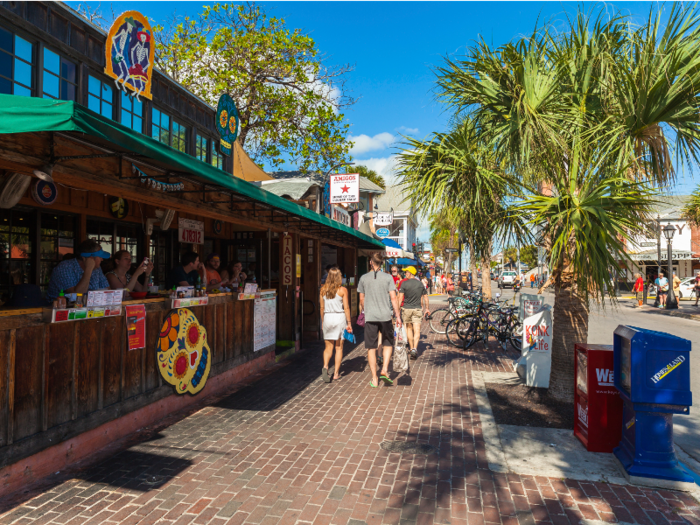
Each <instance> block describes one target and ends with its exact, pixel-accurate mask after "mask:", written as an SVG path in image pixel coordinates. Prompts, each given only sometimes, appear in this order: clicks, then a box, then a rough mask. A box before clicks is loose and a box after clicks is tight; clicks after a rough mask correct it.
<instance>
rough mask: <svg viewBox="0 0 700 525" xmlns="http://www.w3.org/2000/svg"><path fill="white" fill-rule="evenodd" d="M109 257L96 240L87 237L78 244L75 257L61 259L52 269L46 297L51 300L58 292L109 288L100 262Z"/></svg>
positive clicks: (83, 291)
mask: <svg viewBox="0 0 700 525" xmlns="http://www.w3.org/2000/svg"><path fill="white" fill-rule="evenodd" d="M104 259H109V254H108V253H107V252H106V251H104V250H103V249H102V247H101V246H100V245H99V243H98V242H97V241H93V240H92V239H87V240H84V241H83V242H81V243H80V244H79V245H78V249H77V256H76V258H75V259H69V260H67V261H61V262H60V263H58V265H57V266H56V268H54V269H53V273H52V274H51V279H50V280H49V288H48V290H47V291H46V299H48V301H49V302H53V300H54V299H56V297H58V294H59V293H60V292H61V290H63V293H82V294H84V293H86V292H88V291H91V290H106V289H109V282H108V281H107V279H106V278H105V276H104V274H103V273H102V269H101V268H100V264H102V261H103V260H104Z"/></svg>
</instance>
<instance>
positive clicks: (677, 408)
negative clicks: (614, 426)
mask: <svg viewBox="0 0 700 525" xmlns="http://www.w3.org/2000/svg"><path fill="white" fill-rule="evenodd" d="M613 346H614V351H615V387H616V388H617V390H618V391H619V392H620V396H621V398H622V401H623V413H622V438H621V440H620V445H619V446H618V447H616V448H615V450H614V451H613V452H614V454H615V457H616V458H617V459H618V460H619V461H620V463H621V464H622V466H623V468H624V469H625V472H626V473H627V475H628V476H629V477H640V478H655V479H659V480H667V481H672V482H681V483H691V484H692V483H694V479H693V477H692V475H691V474H690V473H688V471H687V470H686V469H685V468H684V467H683V466H682V465H680V464H679V462H678V459H677V458H676V453H675V450H674V448H673V414H688V413H689V409H690V406H691V405H692V404H693V402H692V393H691V391H690V350H691V343H690V341H688V340H687V339H682V338H680V337H676V336H674V335H671V334H666V333H663V332H657V331H655V330H645V329H643V328H637V327H633V326H623V325H620V326H618V327H617V328H616V329H615V333H614V336H613Z"/></svg>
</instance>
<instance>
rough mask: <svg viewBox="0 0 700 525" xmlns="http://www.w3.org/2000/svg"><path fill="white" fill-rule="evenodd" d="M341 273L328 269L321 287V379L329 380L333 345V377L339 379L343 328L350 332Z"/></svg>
mask: <svg viewBox="0 0 700 525" xmlns="http://www.w3.org/2000/svg"><path fill="white" fill-rule="evenodd" d="M342 284H343V274H341V273H340V270H339V269H338V268H335V267H334V268H331V269H330V270H329V271H328V277H326V282H325V283H324V285H323V286H322V287H321V326H323V339H324V340H325V342H326V348H325V349H324V350H323V371H322V375H323V380H324V381H325V382H326V383H330V382H331V377H330V374H329V373H328V364H329V363H330V361H331V355H333V347H335V370H334V373H333V379H335V380H336V381H337V380H338V379H340V376H339V375H338V374H339V372H340V363H342V361H343V330H347V331H348V332H350V333H352V325H351V324H350V306H348V290H347V289H346V288H345V287H344V286H343V285H342Z"/></svg>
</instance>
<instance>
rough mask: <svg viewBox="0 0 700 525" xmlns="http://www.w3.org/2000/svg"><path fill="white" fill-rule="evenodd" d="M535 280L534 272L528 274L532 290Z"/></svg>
mask: <svg viewBox="0 0 700 525" xmlns="http://www.w3.org/2000/svg"><path fill="white" fill-rule="evenodd" d="M535 279H536V277H535V272H532V273H531V274H530V288H534V287H535Z"/></svg>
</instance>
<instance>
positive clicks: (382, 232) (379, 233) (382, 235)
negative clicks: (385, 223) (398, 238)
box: [377, 228, 391, 239]
mask: <svg viewBox="0 0 700 525" xmlns="http://www.w3.org/2000/svg"><path fill="white" fill-rule="evenodd" d="M390 233H391V232H390V231H389V228H379V229H378V230H377V237H379V238H380V239H384V238H385V237H389V234H390Z"/></svg>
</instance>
